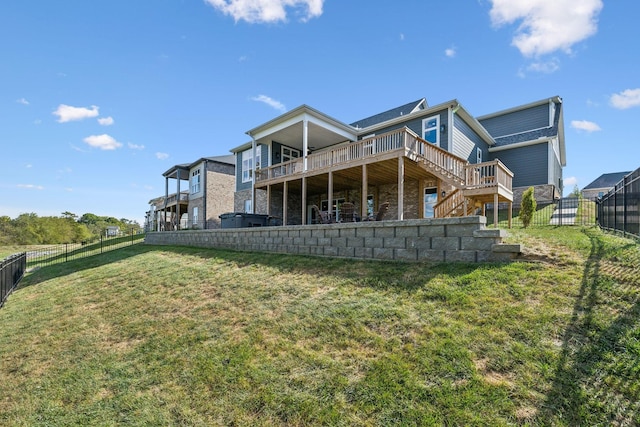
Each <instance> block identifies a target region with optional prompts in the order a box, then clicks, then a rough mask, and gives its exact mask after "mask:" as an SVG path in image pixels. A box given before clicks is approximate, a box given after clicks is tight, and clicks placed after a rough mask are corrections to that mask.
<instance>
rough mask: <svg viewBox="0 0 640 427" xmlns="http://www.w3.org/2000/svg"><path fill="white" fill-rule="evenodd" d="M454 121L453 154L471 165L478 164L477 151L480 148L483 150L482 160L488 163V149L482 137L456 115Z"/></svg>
mask: <svg viewBox="0 0 640 427" xmlns="http://www.w3.org/2000/svg"><path fill="white" fill-rule="evenodd" d="M453 121H454V130H453V154H455V155H456V156H458V157H462V158H463V159H467V160H468V161H469V163H476V160H477V159H478V156H477V152H476V149H477V148H480V149H481V150H482V160H483V161H488V160H489V151H488V147H487V144H486V143H485V142H484V141H483V140H482V138H481V137H480V135H478V134H477V133H475V132H474V131H473V129H471V127H470V126H469V125H468V124H467V123H466V122H465V121H464V120H462V119H461V118H460V117H458V116H455V115H454V118H453Z"/></svg>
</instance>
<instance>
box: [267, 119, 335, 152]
mask: <svg viewBox="0 0 640 427" xmlns="http://www.w3.org/2000/svg"><path fill="white" fill-rule="evenodd" d="M303 130H304V126H303V122H301V121H299V122H296V123H294V124H292V125H291V126H288V127H285V128H282V129H279V130H277V131H275V132H273V133H270V134H269V135H266V136H264V137H262V138H260V139H258V140H256V142H257V143H259V144H265V145H270V144H271V141H276V142H279V143H280V144H284V145H287V146H289V147H292V148H296V149H298V150H300V151H302V148H303V147H302V137H303ZM307 130H308V134H307V140H308V144H309V149H310V150H311V151H315V150H319V149H322V148H326V147H329V146H332V145H335V144H338V143H340V142H344V141H346V139H345V137H344V135H340V134H338V133H335V132H333V131H331V130H330V129H326V128H324V127H322V126H319V125H318V124H316V123H313V122H311V121H310V122H308V127H307Z"/></svg>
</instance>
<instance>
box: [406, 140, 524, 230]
mask: <svg viewBox="0 0 640 427" xmlns="http://www.w3.org/2000/svg"><path fill="white" fill-rule="evenodd" d="M410 136H411V138H410V141H408V143H407V144H406V147H407V154H406V155H407V157H408V158H410V159H411V160H413V161H414V162H416V164H418V165H420V166H421V167H422V168H423V169H425V170H426V171H428V172H429V173H430V174H432V175H433V176H435V177H436V178H438V179H440V180H441V181H443V182H444V183H446V184H448V185H451V186H453V187H454V188H455V190H453V191H450V192H449V194H447V195H446V197H445V198H444V199H443V200H441V201H440V202H438V203H437V204H436V205H435V207H434V209H435V212H434V215H435V217H436V218H446V217H456V216H469V215H474V214H475V213H476V212H477V211H478V209H480V208H482V206H483V204H485V203H494V204H497V203H500V202H508V203H511V202H513V191H512V180H513V173H512V172H511V171H510V170H509V169H508V168H507V167H506V166H505V165H504V164H502V162H500V161H499V160H494V161H491V162H483V163H475V164H470V163H469V162H468V161H467V160H465V159H462V158H460V157H458V156H455V155H453V154H451V153H449V152H448V151H445V150H443V149H441V148H440V147H437V146H435V145H433V144H430V143H429V142H427V141H425V140H423V139H421V138H420V137H418V136H417V135H415V134H413V133H412V132H411V133H410Z"/></svg>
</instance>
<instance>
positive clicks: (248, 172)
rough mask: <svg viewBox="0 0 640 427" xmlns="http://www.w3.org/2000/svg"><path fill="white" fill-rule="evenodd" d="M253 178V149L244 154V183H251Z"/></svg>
mask: <svg viewBox="0 0 640 427" xmlns="http://www.w3.org/2000/svg"><path fill="white" fill-rule="evenodd" d="M252 178H253V149H251V148H250V149H248V150H246V151H243V152H242V182H250V181H251V179H252Z"/></svg>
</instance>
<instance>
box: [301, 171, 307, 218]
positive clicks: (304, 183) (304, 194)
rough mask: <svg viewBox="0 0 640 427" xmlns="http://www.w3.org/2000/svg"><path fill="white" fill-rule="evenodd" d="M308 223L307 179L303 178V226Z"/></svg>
mask: <svg viewBox="0 0 640 427" xmlns="http://www.w3.org/2000/svg"><path fill="white" fill-rule="evenodd" d="M306 223H307V177H306V176H303V177H302V225H305V224H306Z"/></svg>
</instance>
